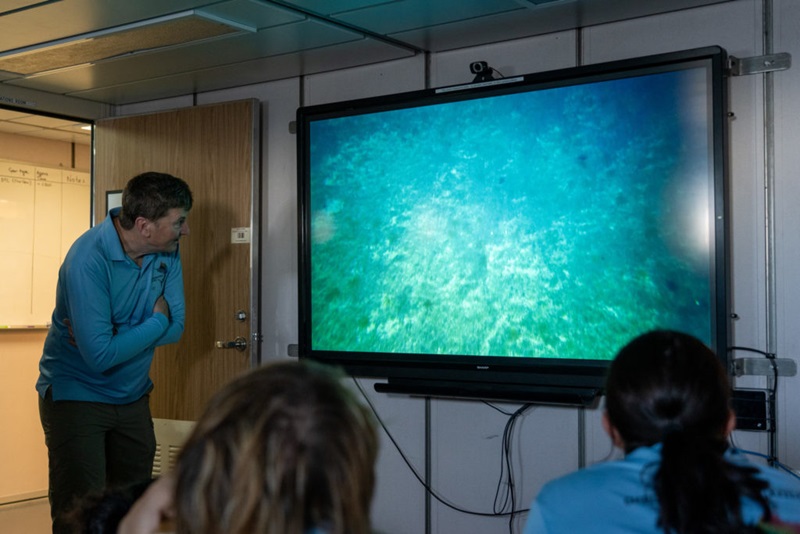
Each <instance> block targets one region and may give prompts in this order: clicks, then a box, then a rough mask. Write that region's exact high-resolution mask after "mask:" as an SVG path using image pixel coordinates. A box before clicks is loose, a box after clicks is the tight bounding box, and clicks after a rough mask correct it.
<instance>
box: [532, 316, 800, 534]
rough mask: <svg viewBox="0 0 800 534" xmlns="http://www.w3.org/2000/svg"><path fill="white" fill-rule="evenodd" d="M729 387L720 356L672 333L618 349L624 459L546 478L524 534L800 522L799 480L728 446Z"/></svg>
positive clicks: (612, 428)
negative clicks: (551, 478) (549, 478)
mask: <svg viewBox="0 0 800 534" xmlns="http://www.w3.org/2000/svg"><path fill="white" fill-rule="evenodd" d="M735 421H736V419H735V415H734V413H733V411H732V410H731V407H730V384H729V381H728V376H727V374H726V372H725V368H724V366H723V365H722V363H721V361H720V360H719V359H718V358H717V356H716V355H715V354H714V353H713V352H712V351H711V349H709V348H708V347H707V346H706V345H704V344H703V343H702V342H701V341H700V340H698V339H696V338H694V337H692V336H690V335H687V334H683V333H679V332H674V331H664V330H660V331H652V332H648V333H646V334H643V335H641V336H639V337H637V338H636V339H634V340H633V341H631V342H630V343H629V344H628V345H626V346H625V347H624V348H623V349H622V350H621V351H620V352H619V354H617V356H616V358H615V359H614V361H613V362H612V363H611V367H610V369H609V373H608V377H607V381H606V404H605V412H604V414H603V426H604V428H605V429H606V432H607V433H608V434H609V435H610V436H611V438H612V441H613V442H614V445H616V446H617V447H619V448H621V449H623V450H624V451H625V457H624V459H622V460H618V461H611V462H605V463H600V464H596V465H593V466H591V467H588V468H586V469H583V470H581V471H577V472H575V473H572V474H569V475H566V476H564V477H562V478H559V479H556V480H554V481H551V482H549V483H547V484H546V485H545V486H544V487H543V488H542V490H541V491H540V493H539V495H538V496H537V497H536V499H535V500H534V502H533V504H532V506H531V510H530V513H529V516H528V521H527V524H526V527H525V533H526V534H534V533H536V534H546V533H548V532H559V533H560V532H603V533H631V532H638V533H647V532H652V533H667V534H669V533H677V534H687V533H698V534H699V533H731V534H733V533H744V532H756V531H758V525H764V524H767V523H773V524H775V523H778V522H779V521H787V522H799V521H800V479H798V478H796V477H793V476H792V475H790V474H789V473H784V472H781V471H779V470H777V469H773V468H771V467H767V466H763V465H757V464H755V463H751V462H750V461H748V460H747V459H746V458H745V457H744V456H743V454H741V453H740V452H738V451H736V450H735V449H732V448H731V447H729V446H728V443H727V438H728V436H729V434H730V433H731V432H732V431H733V429H734V426H735Z"/></svg>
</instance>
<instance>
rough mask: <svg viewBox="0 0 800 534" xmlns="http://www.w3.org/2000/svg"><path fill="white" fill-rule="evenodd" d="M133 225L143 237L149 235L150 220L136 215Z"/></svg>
mask: <svg viewBox="0 0 800 534" xmlns="http://www.w3.org/2000/svg"><path fill="white" fill-rule="evenodd" d="M133 227H134V228H135V229H136V231H138V232H139V233H140V234H141V235H142V236H144V237H150V221H149V220H147V219H145V218H144V217H136V220H135V221H133Z"/></svg>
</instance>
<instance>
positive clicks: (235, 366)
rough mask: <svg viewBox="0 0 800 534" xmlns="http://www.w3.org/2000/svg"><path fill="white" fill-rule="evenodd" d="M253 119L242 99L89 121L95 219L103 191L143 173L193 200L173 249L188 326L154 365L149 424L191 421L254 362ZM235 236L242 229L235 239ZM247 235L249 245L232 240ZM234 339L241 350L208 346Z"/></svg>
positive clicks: (253, 110) (252, 106) (251, 106)
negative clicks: (188, 192)
mask: <svg viewBox="0 0 800 534" xmlns="http://www.w3.org/2000/svg"><path fill="white" fill-rule="evenodd" d="M257 113H258V103H257V102H256V101H253V100H247V101H238V102H230V103H224V104H214V105H208V106H199V107H193V108H186V109H179V110H175V111H169V112H162V113H155V114H150V115H140V116H131V117H121V118H115V119H106V120H102V121H99V122H98V123H97V124H96V133H95V164H94V173H95V199H96V206H95V221H96V222H100V221H102V220H103V218H105V214H106V206H105V198H106V191H111V190H117V189H122V188H123V187H124V185H125V183H126V182H127V181H128V180H129V179H130V178H131V177H133V176H135V175H137V174H139V173H141V172H145V171H158V172H166V173H170V174H173V175H175V176H178V177H180V178H182V179H184V180H185V181H186V182H187V183H188V184H189V187H191V189H192V193H193V195H194V206H193V208H192V210H191V212H190V213H189V217H188V222H189V230H190V234H189V236H187V237H185V238H184V239H182V240H181V247H180V251H181V260H182V263H183V276H184V286H185V294H186V329H185V332H184V334H183V337H182V338H181V341H180V342H179V343H176V344H173V345H167V346H164V347H160V348H158V349H157V350H156V354H155V357H154V358H153V364H152V367H151V372H150V376H151V378H152V380H153V382H154V383H155V389H154V390H153V393H152V395H151V401H150V404H151V408H152V412H153V417H154V418H162V419H179V420H191V421H193V420H196V419H197V417H198V416H199V414H200V411H201V410H202V408H203V406H204V405H205V403H206V401H207V400H208V398H209V397H210V396H211V395H212V394H213V393H214V392H215V391H216V390H217V389H219V387H220V386H221V385H223V384H224V383H226V382H227V381H229V380H230V379H231V378H232V377H234V376H235V375H237V374H239V373H241V372H242V371H244V370H246V369H248V368H249V367H250V366H251V365H253V364H255V363H256V362H257V361H258V358H259V355H258V351H259V347H258V343H253V342H252V340H253V339H258V315H257V314H258V302H257V300H258V273H259V268H258V261H257V260H258V252H259V251H258V239H257V235H258V222H257V221H258V217H257V216H256V214H257V213H258V211H257V201H258V198H259V195H258V189H257V181H256V180H254V176H255V172H254V170H255V169H257V163H256V162H257V161H258V158H257V156H256V154H257V151H258V149H257V147H258V146H259V145H258V143H257V142H256V139H257V135H258V130H257V128H258V120H257V116H258V115H257ZM254 201H255V202H256V203H254ZM237 229H245V231H242V232H237V233H236V235H235V236H234V235H233V232H235V231H236V230H237ZM248 231H249V232H250V243H247V242H239V241H247V236H246V234H247V232H248ZM240 312H243V316H242V315H241V314H240ZM237 338H243V339H244V340H246V342H247V349H246V350H244V351H241V352H240V351H239V350H236V349H220V348H217V347H216V342H217V341H223V342H228V341H233V340H235V339H237Z"/></svg>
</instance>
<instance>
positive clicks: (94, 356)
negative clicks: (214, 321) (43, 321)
mask: <svg viewBox="0 0 800 534" xmlns="http://www.w3.org/2000/svg"><path fill="white" fill-rule="evenodd" d="M117 214H118V208H117V209H116V210H112V213H111V214H109V216H108V217H107V218H106V219H105V221H103V222H102V223H101V224H99V225H97V226H95V227H94V228H92V229H90V230H89V231H87V232H86V233H85V234H83V235H82V236H81V237H79V238H78V239H77V240H76V241H75V243H74V244H73V245H72V247H71V248H70V250H69V252H68V253H67V256H66V258H65V259H64V263H63V264H62V265H61V269H60V270H59V275H58V285H57V288H56V306H55V311H54V312H53V317H52V324H51V326H50V330H49V332H48V334H47V338H46V340H45V343H44V351H43V355H42V358H41V360H40V362H39V371H40V375H39V380H38V381H37V383H36V390H37V391H38V392H39V394H40V395H41V396H44V394H45V392H46V391H47V388H48V387H52V395H53V400H79V401H93V402H104V403H109V404H127V403H130V402H134V401H136V400H138V399H139V398H141V397H142V396H143V395H144V394H146V393H147V392H148V391H149V390H150V389H151V388H152V385H153V384H152V382H151V381H150V377H149V372H150V363H151V361H152V358H153V351H154V349H155V347H156V346H159V345H165V344H168V343H175V342H177V341H178V340H179V339H180V337H181V334H182V333H183V325H184V318H185V305H184V296H183V271H182V267H181V261H180V256H179V254H178V252H177V251H176V252H174V253H157V254H148V255H147V256H144V258H143V260H142V265H141V267H140V266H138V265H137V264H136V263H135V262H134V261H133V260H132V259H131V258H130V257H128V256H127V255H126V254H125V251H124V250H123V248H122V244H121V243H120V240H119V236H118V235H117V231H116V229H115V228H114V222H113V220H112V217H116V215H117ZM162 294H163V296H164V298H165V299H166V301H167V304H168V305H169V312H170V318H169V319H167V317H166V316H165V315H164V314H161V313H153V307H154V306H155V302H156V300H157V299H158V297H159V296H161V295H162ZM65 319H69V325H67V324H66V323H65V322H64V320H65ZM69 327H71V328H72V333H73V335H74V339H73V336H72V335H70V331H69ZM73 343H74V344H73Z"/></svg>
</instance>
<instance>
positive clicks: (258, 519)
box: [118, 362, 378, 534]
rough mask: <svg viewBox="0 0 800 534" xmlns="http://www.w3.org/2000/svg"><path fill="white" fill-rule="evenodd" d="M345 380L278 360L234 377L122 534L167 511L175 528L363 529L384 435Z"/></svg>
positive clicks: (269, 533) (193, 533) (204, 531)
mask: <svg viewBox="0 0 800 534" xmlns="http://www.w3.org/2000/svg"><path fill="white" fill-rule="evenodd" d="M340 378H341V376H340V374H339V373H338V372H336V371H335V370H333V369H332V368H329V367H326V366H322V365H321V364H316V363H309V362H280V363H273V364H268V365H265V366H262V367H259V368H257V369H254V370H252V371H249V372H248V373H246V374H244V375H242V376H241V377H239V378H237V379H235V380H233V381H232V382H230V383H229V384H228V385H227V386H225V387H224V388H223V389H222V390H220V391H219V392H218V393H217V394H216V395H214V396H213V398H212V399H211V400H210V402H209V404H208V406H207V407H206V409H205V411H204V412H203V414H202V415H201V417H200V419H199V420H198V421H197V424H196V426H195V428H194V429H193V431H192V433H191V435H190V436H189V438H188V439H187V441H186V443H185V444H184V446H183V448H182V450H181V452H180V455H179V457H178V460H177V463H176V466H175V469H174V472H173V473H171V474H169V475H166V476H164V477H162V478H161V479H159V480H158V481H156V482H155V483H154V484H153V485H152V486H151V487H150V488H149V489H148V491H147V492H146V493H145V494H144V495H143V497H142V498H141V499H140V500H139V501H137V503H136V504H134V506H133V507H132V509H131V511H130V512H129V513H128V514H127V515H126V517H125V518H124V519H123V521H122V523H121V525H120V528H119V531H118V532H119V533H120V534H143V533H150V532H158V531H159V530H158V529H159V524H160V523H161V522H162V521H163V519H164V518H169V519H171V520H172V521H173V522H174V531H175V532H176V533H177V534H212V533H213V534H253V533H258V534H273V533H274V534H308V533H319V534H367V533H368V532H369V531H370V519H369V516H370V504H371V500H372V493H373V487H374V478H375V475H374V464H375V459H376V456H377V450H378V438H377V433H376V430H375V426H374V422H373V419H372V416H371V413H370V412H369V411H368V409H367V408H366V407H365V406H364V405H363V404H361V403H360V402H358V401H357V399H356V397H355V396H354V395H353V393H352V392H351V391H350V390H348V389H347V388H346V387H345V386H344V385H343V384H342V383H341V381H340Z"/></svg>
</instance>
